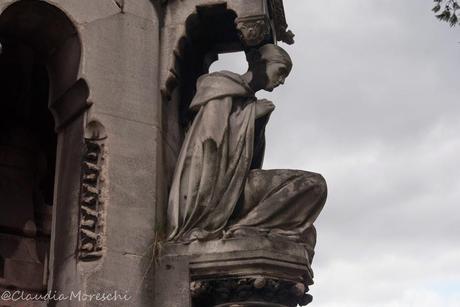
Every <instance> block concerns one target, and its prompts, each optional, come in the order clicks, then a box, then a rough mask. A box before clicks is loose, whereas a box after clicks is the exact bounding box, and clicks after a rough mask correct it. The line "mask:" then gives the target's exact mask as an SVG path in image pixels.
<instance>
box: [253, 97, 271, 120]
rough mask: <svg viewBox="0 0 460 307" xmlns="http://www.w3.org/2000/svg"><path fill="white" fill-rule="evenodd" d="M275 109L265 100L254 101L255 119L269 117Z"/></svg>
mask: <svg viewBox="0 0 460 307" xmlns="http://www.w3.org/2000/svg"><path fill="white" fill-rule="evenodd" d="M274 109H275V105H274V104H273V102H271V101H270V100H267V99H260V100H257V101H256V119H258V118H261V117H264V116H266V115H269V114H270V113H271V112H273V110H274Z"/></svg>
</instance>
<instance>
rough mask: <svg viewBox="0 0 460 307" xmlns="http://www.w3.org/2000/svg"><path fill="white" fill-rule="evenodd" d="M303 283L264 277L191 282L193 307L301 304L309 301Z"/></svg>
mask: <svg viewBox="0 0 460 307" xmlns="http://www.w3.org/2000/svg"><path fill="white" fill-rule="evenodd" d="M307 291H308V287H307V285H305V284H304V283H296V282H292V281H286V280H279V279H273V278H264V277H248V278H230V279H215V280H201V281H192V282H191V284H190V292H191V295H192V299H193V304H194V306H200V307H208V306H209V307H211V306H221V307H223V306H286V307H296V306H297V305H300V306H305V305H307V304H309V303H310V302H311V301H312V297H311V295H309V294H307Z"/></svg>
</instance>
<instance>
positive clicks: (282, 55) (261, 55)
mask: <svg viewBox="0 0 460 307" xmlns="http://www.w3.org/2000/svg"><path fill="white" fill-rule="evenodd" d="M248 62H249V70H250V71H252V72H253V82H252V83H253V84H254V85H255V86H254V87H255V88H260V89H265V90H267V91H270V92H271V91H273V89H275V88H276V87H277V86H279V85H281V84H283V83H284V80H285V79H286V78H287V76H288V75H289V73H290V72H291V69H292V60H291V57H290V56H289V54H288V53H287V52H286V51H285V50H284V49H283V48H281V47H279V46H276V45H273V44H267V45H264V46H262V47H260V48H259V49H257V50H254V51H252V52H250V53H249V54H248Z"/></svg>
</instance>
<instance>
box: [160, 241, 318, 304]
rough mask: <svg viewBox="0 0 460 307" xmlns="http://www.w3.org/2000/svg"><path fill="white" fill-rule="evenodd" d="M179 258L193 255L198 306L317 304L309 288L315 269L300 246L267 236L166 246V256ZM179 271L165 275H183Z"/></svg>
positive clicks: (193, 286) (194, 298)
mask: <svg viewBox="0 0 460 307" xmlns="http://www.w3.org/2000/svg"><path fill="white" fill-rule="evenodd" d="M175 257H179V258H181V259H184V258H185V259H187V265H188V270H187V274H188V275H189V280H190V289H189V291H190V297H191V301H192V306H194V307H208V306H209V307H237V306H241V307H243V306H244V307H246V306H247V307H250V306H254V307H255V306H273V307H291V306H292V307H296V306H297V305H298V304H299V305H306V304H308V303H310V302H311V296H310V295H309V294H307V291H308V286H309V285H311V284H313V280H312V277H313V273H312V271H311V269H310V264H309V260H308V255H307V252H306V250H305V249H304V248H303V246H302V245H299V244H295V243H292V242H287V241H282V240H280V239H271V238H270V239H269V238H266V237H252V238H245V239H230V240H216V241H210V242H204V243H201V242H193V243H191V244H188V245H182V244H166V245H165V246H164V247H163V255H162V259H174V258H175ZM175 273H177V272H174V271H173V270H172V271H171V274H168V273H166V275H163V276H162V279H163V280H172V279H174V278H176V279H177V278H180V277H178V276H177V274H175ZM168 275H169V276H168ZM184 277H185V276H184Z"/></svg>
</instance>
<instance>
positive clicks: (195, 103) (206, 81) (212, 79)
mask: <svg viewBox="0 0 460 307" xmlns="http://www.w3.org/2000/svg"><path fill="white" fill-rule="evenodd" d="M227 96H231V97H254V92H253V91H252V89H251V88H250V87H249V86H248V85H247V84H246V82H244V80H243V79H242V78H241V76H240V75H237V74H235V73H232V72H230V71H220V72H215V73H211V74H206V75H203V76H201V77H200V78H199V79H198V82H197V91H196V95H195V97H194V98H193V100H192V102H191V104H190V109H191V110H194V111H198V109H199V108H200V107H201V106H202V105H204V104H205V103H207V102H208V101H210V100H213V99H221V98H223V97H227Z"/></svg>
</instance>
